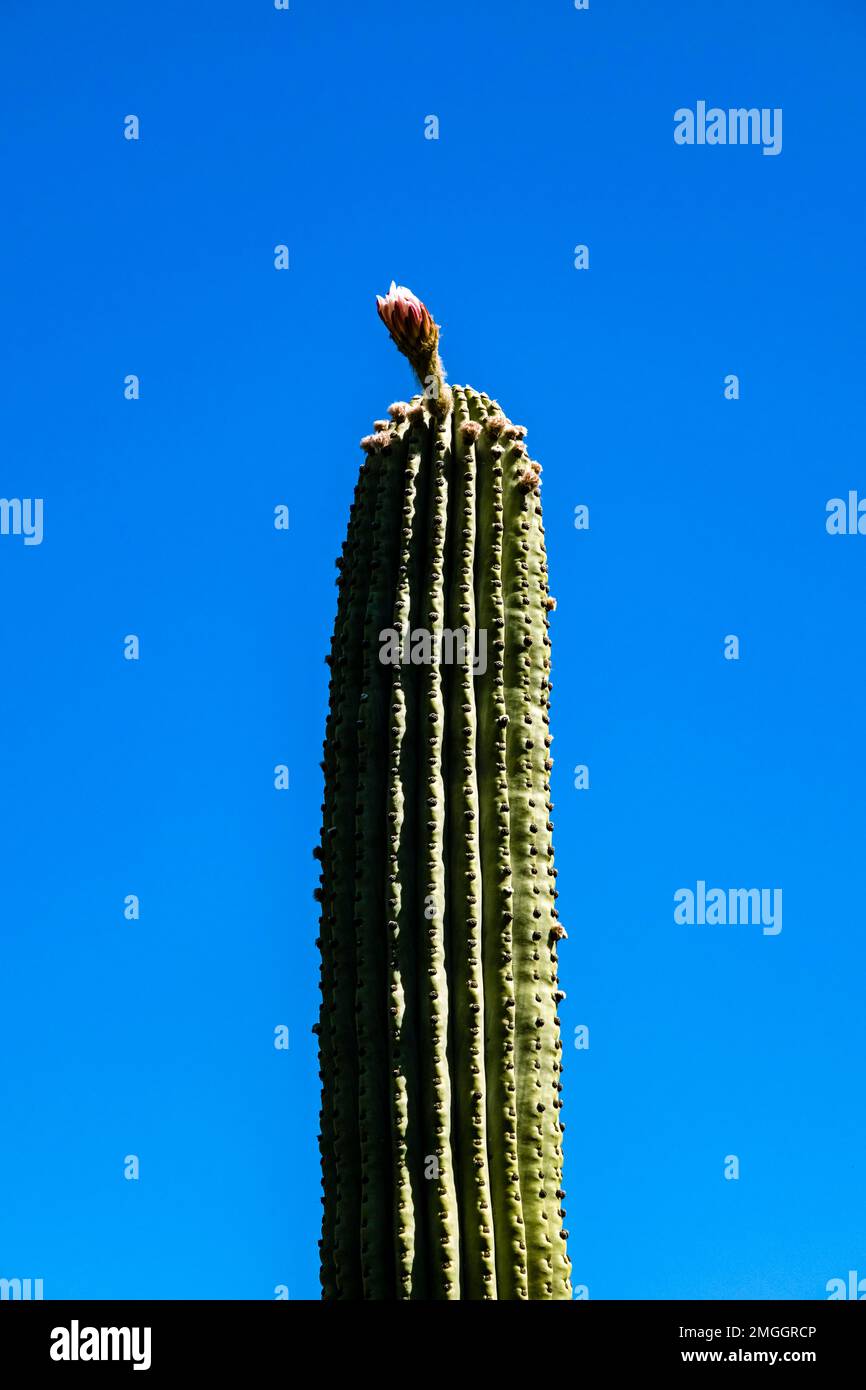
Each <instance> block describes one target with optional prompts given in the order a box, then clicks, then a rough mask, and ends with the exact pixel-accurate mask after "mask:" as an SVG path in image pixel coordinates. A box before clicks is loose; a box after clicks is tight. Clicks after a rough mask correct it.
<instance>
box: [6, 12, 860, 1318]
mask: <svg viewBox="0 0 866 1390" xmlns="http://www.w3.org/2000/svg"><path fill="white" fill-rule="evenodd" d="M864 40H866V13H864V11H863V8H862V5H861V4H860V3H859V2H858V0H825V3H823V4H822V5H820V6H816V5H814V4H812V3H807V2H806V0H784V3H782V0H766V3H764V4H762V5H761V6H755V5H754V4H753V3H748V0H731V2H730V3H728V4H726V5H725V6H724V7H722V8H720V7H718V6H711V5H707V4H703V5H695V4H694V2H693V0H670V3H667V4H665V5H663V6H662V5H645V4H638V3H636V0H623V3H604V2H603V0H591V6H590V9H589V10H588V11H586V12H577V11H575V10H574V8H573V5H572V4H571V3H569V0H558V2H557V3H554V0H546V2H545V3H544V4H539V3H529V0H526V3H517V0H503V3H492V0H476V3H474V4H473V5H471V6H469V7H467V6H466V5H465V4H461V3H458V0H442V2H441V3H440V4H438V5H437V6H436V7H435V21H434V20H433V19H432V18H431V11H430V9H429V7H427V6H422V5H418V6H411V7H410V6H405V5H400V6H398V5H397V4H395V3H393V0H392V3H385V0H382V3H370V4H365V5H363V6H359V5H357V4H355V3H350V0H339V3H321V0H316V2H315V3H313V0H292V4H291V9H290V11H289V12H288V13H284V12H277V11H275V10H274V8H273V6H272V4H270V3H269V0H255V3H253V2H252V0H245V3H240V0H238V2H237V3H228V0H213V3H208V4H204V3H198V4H195V5H186V6H177V5H174V4H169V3H167V0H151V3H148V4H139V5H134V6H118V5H115V4H109V3H107V2H105V0H93V3H90V4H88V5H87V6H84V7H77V8H76V9H75V10H74V11H73V9H72V8H70V7H69V6H68V5H64V4H60V3H58V2H57V0H49V3H46V4H43V5H40V6H38V7H36V8H34V7H33V6H31V5H26V4H24V3H21V2H18V3H13V2H9V3H6V4H5V5H4V7H3V16H2V18H0V45H2V50H3V54H4V59H3V68H4V75H3V81H2V83H0V147H2V161H3V167H4V188H5V193H6V197H5V199H4V205H5V211H4V218H3V226H2V229H0V238H2V243H3V260H4V265H5V270H6V276H5V280H6V296H5V297H6V313H5V315H4V320H5V331H4V333H3V335H2V339H0V355H2V372H0V391H2V414H0V421H2V476H0V495H2V496H3V497H5V498H36V497H41V498H43V499H44V539H43V542H42V544H41V545H39V546H25V545H24V544H23V540H22V538H21V537H20V536H19V537H16V536H11V535H10V536H0V593H2V596H3V601H2V605H0V643H2V657H3V679H2V682H0V718H2V728H3V738H2V742H0V787H2V791H0V932H2V971H0V1017H2V1019H3V1027H4V1031H5V1036H6V1043H5V1064H4V1067H3V1069H2V1072H0V1116H2V1120H0V1126H2V1136H3V1137H2V1144H0V1190H2V1191H3V1193H4V1194H5V1195H4V1200H3V1202H2V1203H0V1276H3V1277H22V1278H23V1277H32V1278H36V1277H41V1278H43V1279H44V1287H45V1296H46V1297H55V1298H62V1297H70V1298H72V1297H116V1298H137V1297H156V1298H195V1297H204V1298H218V1297H219V1298H249V1299H260V1298H265V1299H267V1298H272V1297H273V1296H274V1289H275V1287H276V1286H277V1285H281V1284H285V1285H287V1286H288V1288H289V1291H290V1294H291V1297H292V1298H311V1297H316V1296H317V1295H318V1281H317V1257H316V1238H317V1227H318V1220H319V1188H318V1155H317V1149H316V1125H317V1110H318V1095H317V1086H318V1082H317V1077H316V1063H315V1049H314V1042H315V1040H314V1038H313V1037H312V1035H311V1033H310V1025H311V1023H312V1022H313V1019H314V1017H315V1013H316V1008H317V983H316V981H317V961H316V952H315V947H314V939H315V936H316V919H315V904H314V903H313V900H312V889H313V886H314V883H315V872H314V870H315V866H314V861H313V860H312V857H311V853H310V851H311V848H312V845H313V843H314V842H315V840H316V838H317V829H318V807H319V802H320V799H321V785H320V771H319V766H318V763H319V758H320V756H321V737H322V732H323V724H324V715H325V705H326V678H327V669H326V667H325V665H324V662H323V656H324V653H325V651H326V650H327V644H328V638H329V631H330V625H331V622H332V617H333V609H334V605H335V597H336V594H335V589H334V584H333V580H334V573H335V571H334V567H333V560H334V556H335V555H336V554H337V552H338V550H339V546H340V541H341V537H342V532H343V529H344V525H345V519H346V514H347V509H348V504H349V500H350V496H351V490H352V487H353V483H354V477H355V474H356V470H357V467H358V463H359V458H360V455H359V451H358V449H357V441H358V439H359V438H360V436H361V435H362V434H364V433H366V432H367V431H368V430H369V428H370V426H371V423H372V421H373V419H374V418H377V417H378V416H380V415H381V414H382V412H383V409H384V408H385V406H387V404H388V403H389V402H390V401H391V400H393V399H395V398H399V397H400V396H405V395H406V394H407V393H408V392H410V391H411V389H412V388H411V383H410V380H409V373H408V368H407V366H406V364H405V363H404V362H403V360H402V359H401V358H399V356H398V355H397V354H396V352H395V351H394V349H393V347H392V345H391V344H390V343H389V342H388V339H387V335H386V334H385V332H384V330H383V329H382V327H381V325H380V324H379V323H378V320H377V319H376V316H375V309H374V299H373V297H374V295H375V293H376V292H377V291H382V290H384V289H385V288H386V287H387V285H388V283H389V281H390V280H391V278H392V277H396V279H397V280H398V281H399V282H402V283H404V284H407V285H410V286H411V287H412V288H413V289H414V290H415V291H416V292H417V293H418V294H420V295H421V296H422V297H423V298H424V299H425V300H426V301H427V302H428V304H429V305H430V307H431V309H432V310H433V312H434V313H435V315H436V317H437V318H438V319H439V321H440V322H441V323H442V324H443V325H444V327H443V340H442V350H443V356H444V358H445V362H446V365H447V367H448V370H449V373H450V376H451V379H452V380H453V381H457V382H469V383H470V384H472V385H474V386H475V387H477V388H479V389H483V390H486V391H488V392H490V393H491V394H492V395H494V396H496V398H497V399H499V400H500V401H501V402H502V404H503V406H504V407H505V409H506V410H507V411H508V413H509V414H510V416H511V417H512V419H514V420H516V421H519V422H521V423H522V424H525V425H526V426H527V427H528V429H529V444H530V449H531V452H532V454H533V456H534V457H537V458H538V459H539V460H540V461H541V462H542V463H543V465H544V470H545V471H544V480H545V484H544V504H545V522H546V529H547V535H548V546H549V557H550V570H551V582H552V588H553V592H554V593H555V594H556V595H557V598H558V600H559V607H558V611H557V613H556V615H555V619H554V627H553V632H552V636H553V642H554V648H553V659H554V686H555V689H554V707H553V711H552V720H553V731H554V733H555V738H556V741H555V744H554V749H553V751H554V754H555V757H556V766H555V769H554V774H553V777H554V799H555V801H556V815H555V820H556V831H557V841H556V846H557V862H558V865H559V871H560V877H559V885H560V889H561V894H562V897H561V900H560V908H561V910H562V916H563V919H564V921H565V923H566V925H567V927H568V929H569V941H568V942H567V943H566V944H565V946H564V948H563V950H562V952H561V961H562V982H563V987H564V988H565V989H566V990H567V993H568V998H567V1001H566V1002H565V1003H564V1004H563V1006H562V1018H563V1024H564V1033H565V1055H566V1075H565V1083H566V1090H565V1101H566V1108H565V1111H564V1115H565V1119H566V1122H567V1132H566V1153H567V1166H568V1180H567V1187H568V1192H569V1200H568V1202H567V1208H568V1225H569V1229H570V1231H571V1233H572V1239H571V1253H572V1258H573V1261H574V1267H575V1278H576V1280H577V1281H578V1282H579V1283H582V1284H585V1285H587V1286H588V1287H589V1292H590V1296H591V1297H592V1298H644V1297H648V1298H658V1299H665V1298H675V1297H692V1298H738V1297H757V1298H763V1297H780V1298H821V1297H825V1296H826V1295H825V1292H824V1290H825V1285H826V1282H827V1280H828V1279H831V1278H834V1277H837V1276H843V1277H844V1276H845V1275H846V1274H847V1271H848V1270H849V1269H852V1268H856V1269H858V1270H859V1271H860V1273H861V1275H864V1276H866V1215H864V1207H863V1201H862V1192H863V1185H864V1147H866V1146H864V1139H866V1135H864V1116H863V1106H862V1103H861V1101H860V1097H861V1093H862V1049H863V978H864V965H866V948H864V934H863V881H862V875H863V841H864V828H866V827H864V807H863V787H864V774H866V752H864V748H866V745H864V740H863V737H862V722H863V699H862V691H863V683H864V674H866V659H864V640H863V632H864V623H863V605H864V594H866V587H864V582H863V572H864V564H866V537H861V536H848V537H830V536H828V535H827V533H826V530H825V524H824V522H825V506H826V503H827V500H828V499H829V498H831V497H835V496H846V495H847V493H848V491H849V490H850V489H859V490H860V493H861V495H866V468H864V463H863V458H864V451H863V419H864V406H866V401H864V377H866V373H864V364H863V323H864V321H866V304H864V298H866V294H864V280H863V274H862V247H863V243H864V201H863V193H862V150H863V146H864V136H866V113H864V109H863V105H862V101H861V100H860V91H861V86H862V82H861V78H862V65H863V57H864ZM699 100H706V101H707V102H708V103H709V104H710V105H718V106H719V107H722V108H728V107H738V106H746V107H752V106H754V107H758V108H764V107H766V108H781V109H782V110H783V113H784V127H783V129H784V143H783V149H782V152H781V154H779V155H778V156H777V157H772V158H768V157H765V156H763V155H762V152H761V150H760V148H755V147H741V146H726V147H709V146H704V147H697V146H694V147H681V146H677V145H676V144H675V143H674V140H673V129H674V121H673V116H674V112H675V111H676V110H677V109H678V108H680V107H684V106H689V107H695V105H696V103H697V102H698V101H699ZM128 114H136V115H138V116H139V118H140V123H141V129H140V139H139V140H138V141H127V140H125V139H124V138H123V122H124V118H125V117H126V116H127V115H128ZM431 114H435V115H437V116H438V118H439V122H440V132H439V139H438V140H435V141H434V140H426V139H425V138H424V121H425V117H426V116H428V115H431ZM279 243H285V244H286V245H288V247H289V249H290V262H291V268H290V269H289V270H288V271H287V272H277V271H276V270H275V269H274V247H275V246H276V245H277V244H279ZM579 243H581V244H586V245H587V246H588V247H589V249H590V268H589V270H588V271H577V270H575V269H574V266H573V260H574V250H573V248H574V247H575V245H577V244H579ZM129 373H135V374H137V375H138V376H139V377H140V381H141V395H140V399H139V400H137V401H128V400H125V399H124V395H123V382H124V378H125V377H126V376H127V374H129ZM730 373H735V374H737V376H738V377H739V380H740V399H739V400H736V401H730V400H726V399H725V397H724V390H723V386H724V379H725V377H726V376H727V375H728V374H730ZM280 503H285V504H287V505H288V506H289V508H290V512H291V524H290V529H289V531H288V532H277V531H275V530H274V528H273V524H272V517H273V509H274V507H275V506H276V505H278V504H280ZM578 504H586V505H588V506H589V508H590V529H589V530H588V531H586V532H578V531H576V530H575V528H574V525H573V517H574V508H575V506H576V505H578ZM130 633H135V634H137V635H139V637H140V642H141V658H140V660H139V661H138V662H128V661H125V660H124V659H123V639H124V637H125V636H126V635H127V634H130ZM728 634H737V635H738V636H739V638H740V659H739V661H727V660H725V659H724V657H723V642H724V638H725V637H726V635H728ZM278 763H286V764H287V765H288V766H289V767H290V775H291V785H290V789H289V790H288V791H285V792H278V791H276V790H275V789H274V786H273V768H274V766H275V765H276V764H278ZM577 764H587V765H588V766H589V769H590V788H589V790H587V791H577V790H575V789H574V787H573V771H572V770H573V768H574V767H575V766H576V765H577ZM701 879H702V880H705V881H706V882H707V883H708V884H710V885H713V886H722V887H725V888H729V887H766V888H774V887H779V888H781V889H782V890H783V896H784V926H783V930H782V932H781V933H780V934H779V935H778V936H774V937H771V936H764V935H763V934H762V933H761V931H760V928H759V927H756V926H738V927H711V926H693V927H688V926H683V925H679V924H677V923H675V922H674V919H673V894H674V892H675V891H676V890H677V889H678V888H680V887H683V886H691V887H694V886H695V885H696V883H697V881H698V880H701ZM130 893H134V894H137V895H139V897H140V901H141V917H140V920H139V921H137V922H133V923H130V922H127V921H126V920H125V919H124V915H123V904H124V899H125V897H126V895H127V894H130ZM280 1024H285V1025H286V1026H287V1027H288V1028H289V1030H290V1040H291V1045H290V1048H289V1050H288V1051H287V1052H278V1051H276V1050H275V1048H274V1046H273V1036H274V1028H275V1027H276V1026H277V1025H280ZM580 1024H585V1025H588V1026H589V1029H590V1047H589V1049H588V1050H587V1051H583V1052H579V1051H575V1050H574V1049H573V1048H572V1047H571V1043H570V1040H571V1038H572V1037H573V1034H574V1029H575V1027H576V1026H578V1025H580ZM128 1154H136V1155H138V1156H139V1159H140V1165H141V1168H140V1178H139V1180H138V1181H137V1182H132V1181H127V1180H125V1179H124V1176H123V1166H124V1158H125V1156H126V1155H128ZM730 1154H735V1155H737V1156H738V1157H739V1160H740V1178H739V1180H737V1181H726V1180H725V1179H724V1177H723V1168H724V1162H725V1158H726V1156H727V1155H730Z"/></svg>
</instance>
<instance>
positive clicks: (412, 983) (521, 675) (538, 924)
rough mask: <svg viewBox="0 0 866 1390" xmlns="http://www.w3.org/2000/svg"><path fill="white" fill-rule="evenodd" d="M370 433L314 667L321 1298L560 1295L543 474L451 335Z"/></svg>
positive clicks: (421, 349) (421, 335)
mask: <svg viewBox="0 0 866 1390" xmlns="http://www.w3.org/2000/svg"><path fill="white" fill-rule="evenodd" d="M379 313H380V316H381V317H382V319H383V320H384V322H385V323H386V325H387V327H388V328H389V331H390V332H391V336H392V338H393V339H394V341H395V342H396V344H397V346H398V347H399V348H400V350H401V351H402V352H404V353H405V354H406V356H407V357H408V358H409V360H410V362H411V363H412V366H413V368H414V370H415V372H416V374H417V375H418V378H419V380H420V382H421V384H422V387H423V393H422V394H421V395H419V396H417V397H415V398H414V399H413V401H412V402H411V403H409V404H405V403H397V404H395V405H392V406H391V407H390V410H389V418H388V419H387V420H378V421H377V422H376V425H375V430H374V433H373V434H371V435H369V436H367V438H365V439H364V440H362V447H363V449H364V451H365V455H366V457H365V461H364V463H363V465H362V468H361V474H360V477H359V480H358V485H357V488H356V491H355V499H354V502H353V505H352V509H351V514H350V519H349V528H348V533H347V537H346V541H345V543H344V546H343V552H342V555H341V557H340V559H339V560H338V562H337V564H338V569H339V577H338V588H339V601H338V608H337V619H336V624H335V627H334V635H333V640H332V644H331V653H330V656H329V658H328V660H329V663H330V666H331V687H330V707H329V713H328V723H327V729H326V736H325V744H324V752H325V756H324V763H323V767H324V771H325V799H324V803H323V824H322V835H321V842H320V845H319V847H318V848H317V850H316V853H317V856H318V857H319V858H320V860H321V886H320V888H319V889H318V890H317V897H318V898H319V899H320V902H321V934H320V942H319V944H320V948H321V958H322V966H321V989H322V1005H321V1011H320V1018H319V1023H318V1024H317V1025H316V1028H317V1031H318V1034H319V1056H320V1068H321V1077H322V1110H321V1135H320V1149H321V1155H322V1178H323V1191H324V1197H323V1202H324V1216H323V1223H322V1240H321V1278H322V1292H323V1297H325V1298H327V1299H360V1298H365V1299H392V1298H399V1299H404V1298H413V1299H419V1298H422V1299H423V1298H430V1299H457V1298H465V1299H494V1298H505V1299H527V1298H529V1299H567V1298H570V1296H571V1285H570V1271H571V1266H570V1263H569V1260H568V1255H567V1249H566V1237H567V1232H566V1231H565V1230H564V1228H563V1217H564V1211H563V1210H562V1206H561V1201H562V1198H563V1196H564V1192H563V1189H562V1130H563V1128H564V1126H563V1125H562V1123H561V1121H560V1118H559V1116H560V1107H561V1101H560V1094H561V1091H562V1085H561V1075H562V1045H561V1041H560V1037H559V1018H558V1016H557V1003H558V1000H559V999H561V998H562V997H563V996H562V994H561V992H560V990H559V987H558V981H557V946H558V942H559V940H560V939H561V938H562V937H564V936H565V932H564V930H563V928H562V926H561V925H560V922H559V917H558V913H557V910H556V902H555V900H556V897H557V893H556V870H555V869H554V867H553V847H552V841H551V831H552V828H553V825H552V820H551V811H552V809H553V807H552V802H551V800H550V782H549V777H550V768H551V766H552V760H551V756H550V743H551V735H550V731H549V713H548V711H549V706H550V639H549V636H548V614H549V611H550V609H551V608H552V607H553V600H552V599H551V598H550V597H549V593H548V583H547V565H546V559H545V545H544V528H543V525H542V518H541V504H540V499H539V481H540V479H539V475H540V472H541V469H540V467H539V465H538V464H536V463H534V462H532V461H531V460H530V459H529V457H528V454H527V450H526V445H525V443H524V435H525V431H524V430H523V429H521V428H518V427H516V426H514V425H511V424H510V423H509V421H508V420H507V419H506V418H505V416H504V415H503V413H502V411H501V410H500V409H499V407H498V406H497V405H496V404H495V402H493V401H491V400H490V398H489V397H488V396H486V395H483V394H479V393H478V392H476V391H473V390H472V389H470V388H469V387H465V388H460V387H453V388H452V387H449V386H448V385H446V382H445V374H444V371H443V369H442V363H441V360H440V358H439V352H438V341H439V330H438V327H437V326H436V324H435V323H434V322H433V320H432V318H431V316H430V314H429V313H428V311H427V310H426V308H425V307H424V305H423V304H421V302H420V301H419V300H418V299H416V298H415V296H414V295H412V294H411V293H410V292H409V291H408V290H404V289H398V288H397V287H396V286H394V285H392V287H391V291H390V293H389V295H388V296H386V297H384V298H380V300H379Z"/></svg>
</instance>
